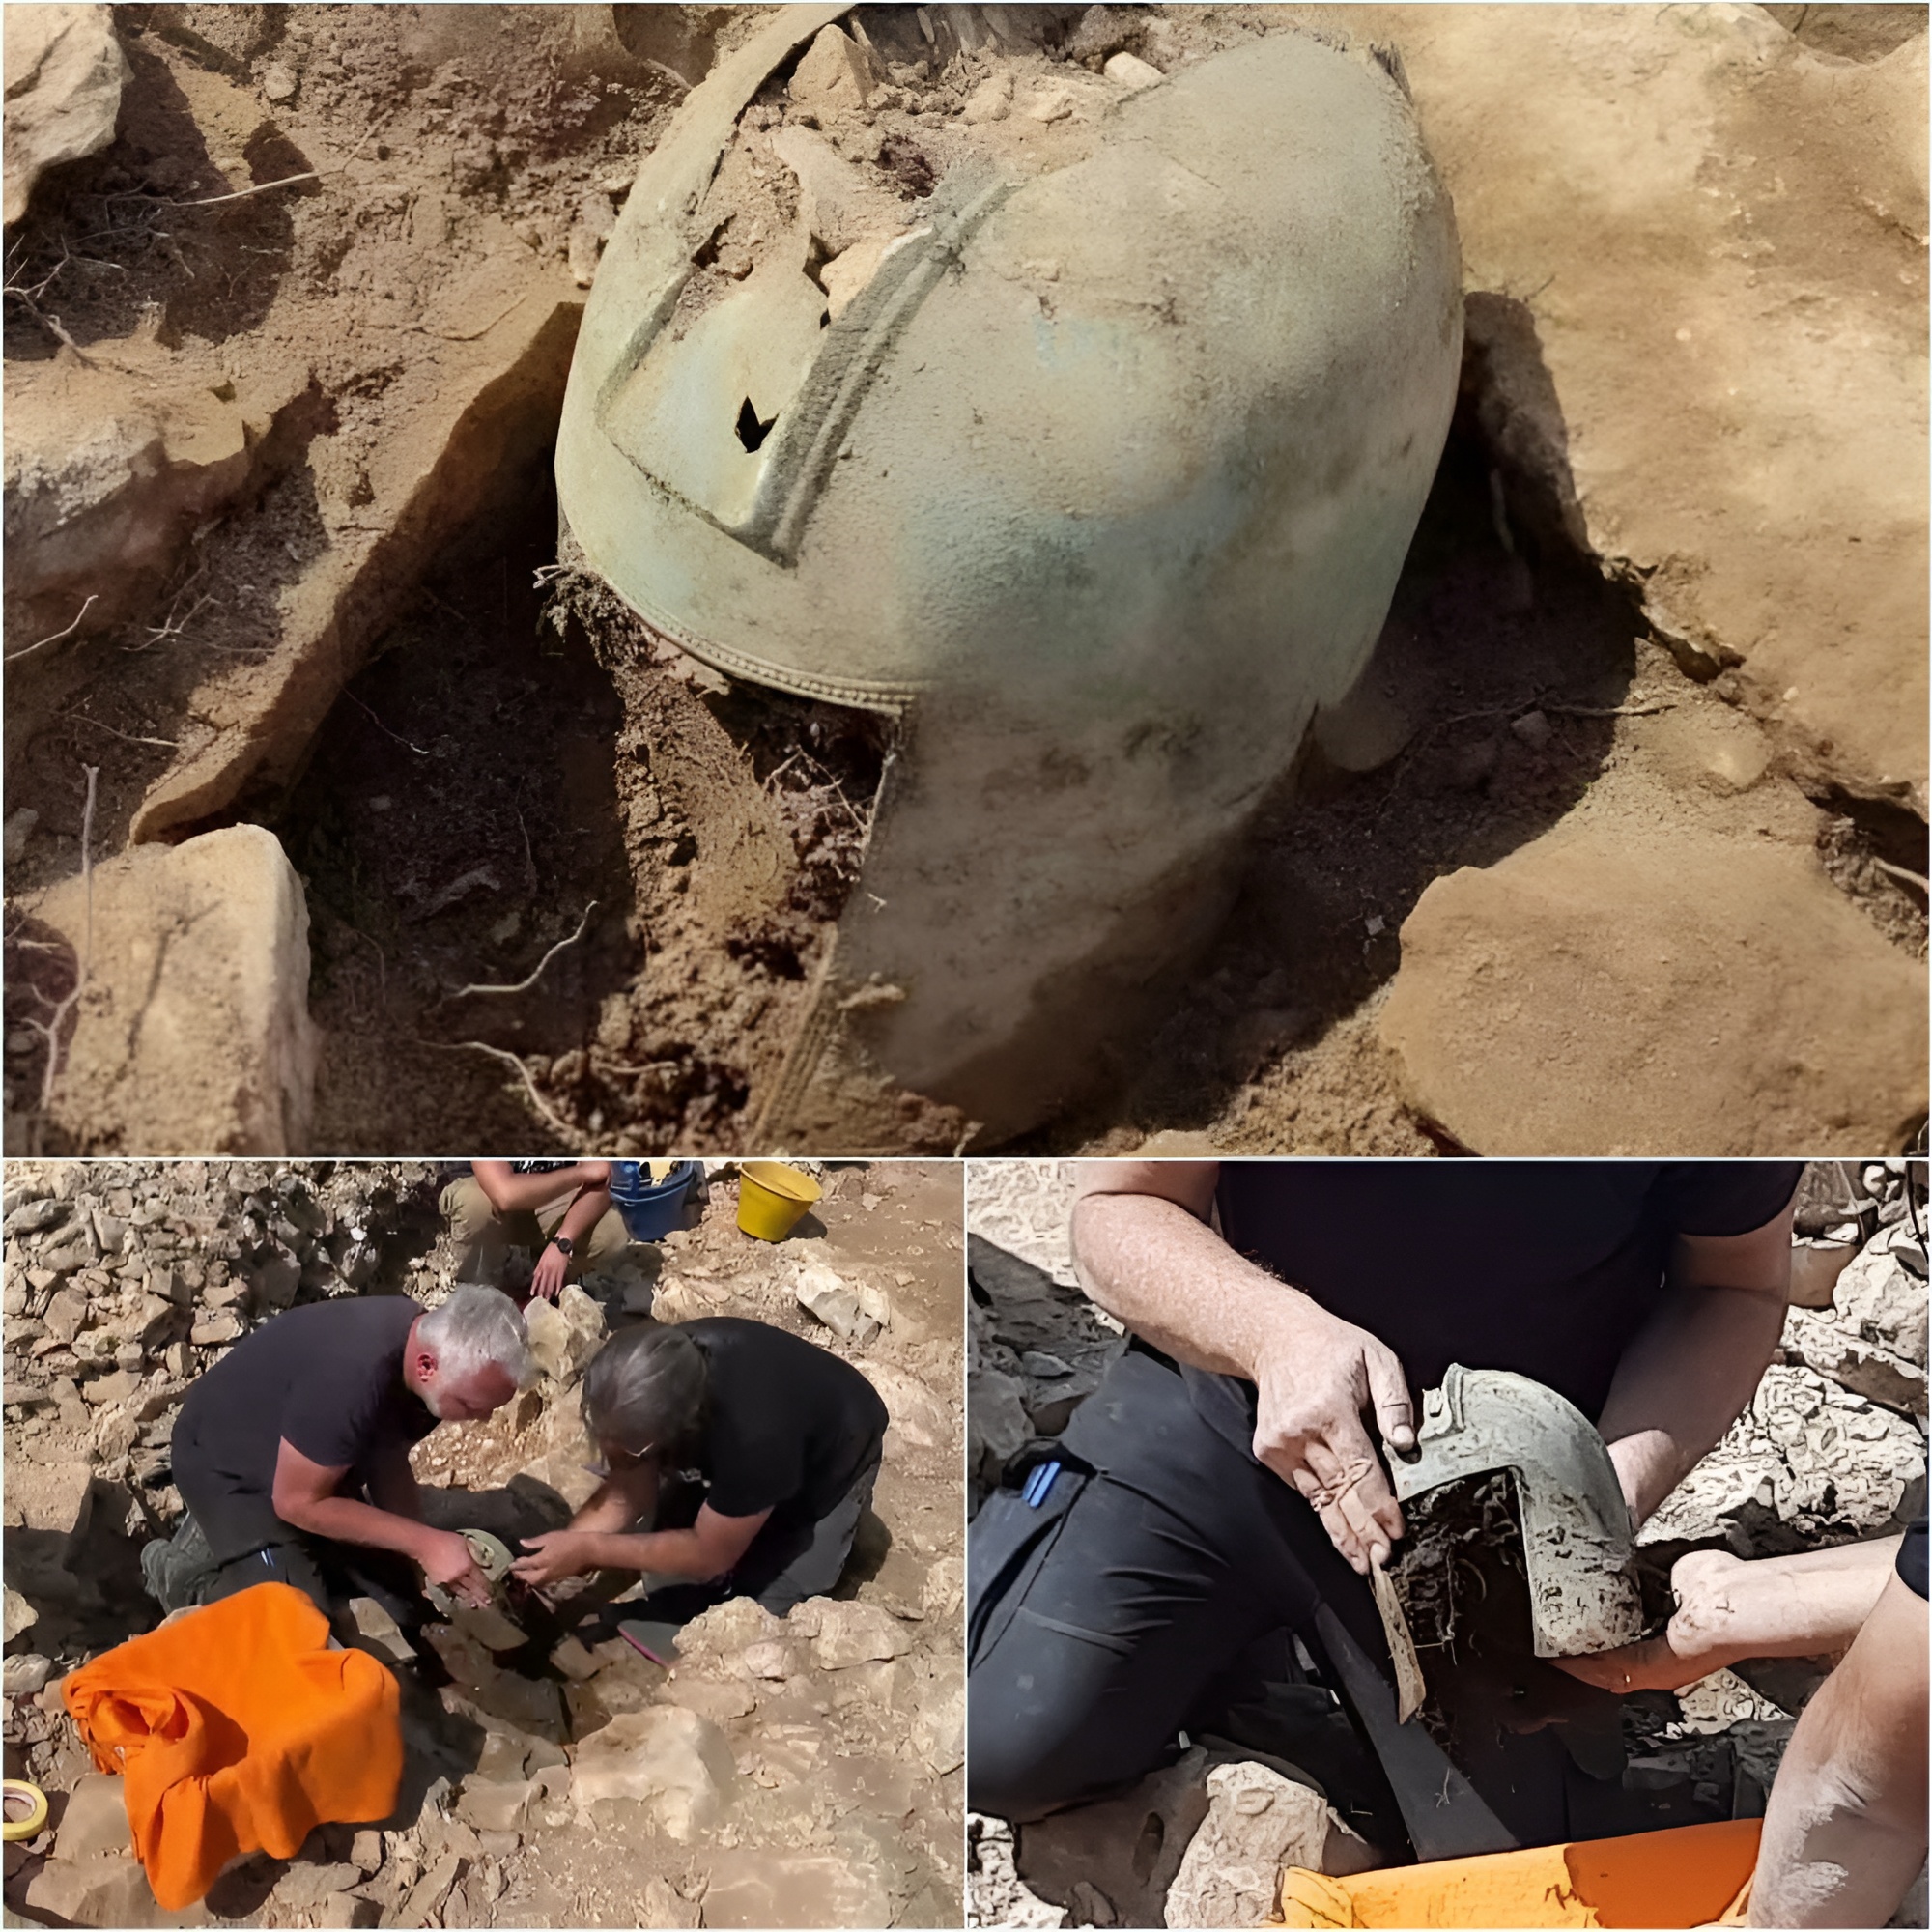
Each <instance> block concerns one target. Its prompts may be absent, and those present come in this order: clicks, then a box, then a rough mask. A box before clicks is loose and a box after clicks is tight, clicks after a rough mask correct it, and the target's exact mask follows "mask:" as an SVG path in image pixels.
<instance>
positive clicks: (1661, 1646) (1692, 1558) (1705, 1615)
mask: <svg viewBox="0 0 1932 1932" xmlns="http://www.w3.org/2000/svg"><path fill="white" fill-rule="evenodd" d="M1740 1567H1741V1566H1740V1564H1739V1560H1738V1558H1736V1557H1735V1556H1727V1555H1726V1554H1724V1552H1723V1551H1722V1550H1716V1549H1693V1550H1691V1551H1690V1553H1689V1554H1688V1555H1686V1556H1680V1557H1679V1558H1678V1559H1677V1561H1676V1563H1675V1564H1673V1565H1672V1566H1671V1571H1670V1588H1671V1590H1672V1592H1673V1593H1674V1594H1675V1596H1676V1598H1677V1610H1676V1614H1675V1615H1673V1616H1672V1617H1671V1619H1670V1621H1669V1623H1668V1624H1667V1625H1665V1626H1664V1628H1663V1630H1662V1633H1661V1634H1658V1635H1656V1636H1647V1637H1642V1638H1639V1639H1638V1641H1636V1642H1635V1643H1624V1644H1619V1645H1618V1646H1617V1648H1616V1649H1615V1650H1600V1651H1598V1652H1596V1653H1595V1654H1594V1655H1593V1656H1590V1657H1552V1658H1551V1659H1550V1660H1549V1661H1550V1662H1552V1663H1553V1664H1555V1665H1556V1667H1557V1668H1558V1669H1559V1670H1567V1671H1568V1672H1569V1673H1570V1675H1571V1676H1572V1677H1580V1678H1581V1679H1582V1680H1583V1682H1584V1683H1585V1684H1595V1685H1597V1686H1598V1687H1599V1688H1600V1689H1601V1690H1614V1691H1615V1692H1616V1693H1617V1694H1618V1695H1619V1696H1623V1695H1625V1694H1627V1693H1628V1692H1630V1691H1632V1690H1681V1689H1682V1688H1683V1687H1684V1686H1685V1685H1687V1684H1694V1683H1696V1682H1697V1680H1698V1679H1699V1678H1700V1677H1708V1676H1710V1674H1711V1673H1712V1671H1714V1670H1721V1669H1722V1668H1723V1667H1724V1665H1725V1664H1727V1663H1734V1662H1737V1660H1738V1659H1739V1658H1741V1657H1748V1656H1749V1655H1750V1654H1751V1653H1750V1651H1749V1649H1748V1648H1747V1647H1745V1646H1743V1645H1740V1644H1739V1643H1737V1642H1736V1641H1734V1639H1735V1638H1736V1636H1737V1631H1736V1629H1735V1626H1734V1622H1733V1619H1732V1615H1731V1607H1732V1606H1731V1597H1730V1591H1729V1589H1728V1587H1727V1585H1728V1580H1729V1578H1730V1577H1731V1574H1732V1573H1733V1572H1734V1571H1736V1570H1737V1569H1739V1568H1740Z"/></svg>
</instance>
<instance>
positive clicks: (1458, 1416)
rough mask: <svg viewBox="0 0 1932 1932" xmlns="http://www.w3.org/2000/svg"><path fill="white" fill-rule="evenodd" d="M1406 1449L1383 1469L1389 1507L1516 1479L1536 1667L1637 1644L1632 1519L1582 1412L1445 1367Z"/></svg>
mask: <svg viewBox="0 0 1932 1932" xmlns="http://www.w3.org/2000/svg"><path fill="white" fill-rule="evenodd" d="M1416 1450H1417V1453H1416V1455H1415V1457H1414V1459H1413V1460H1412V1461H1409V1462H1404V1461H1402V1460H1401V1459H1399V1458H1395V1459H1391V1463H1390V1471H1389V1473H1390V1475H1391V1477H1392V1479H1393V1486H1394V1489H1395V1493H1396V1500H1397V1501H1398V1502H1408V1501H1410V1500H1411V1499H1412V1498H1414V1497H1416V1496H1419V1495H1422V1494H1425V1493H1426V1492H1428V1491H1430V1490H1434V1489H1439V1488H1440V1487H1441V1486H1442V1485H1443V1484H1444V1483H1453V1482H1458V1481H1460V1480H1462V1479H1463V1478H1464V1477H1468V1476H1481V1475H1487V1474H1489V1473H1490V1472H1491V1471H1492V1470H1495V1469H1507V1470H1508V1471H1509V1472H1510V1474H1511V1476H1512V1477H1514V1478H1515V1481H1516V1495H1517V1510H1518V1515H1519V1518H1520V1521H1521V1523H1522V1553H1523V1561H1524V1567H1525V1569H1526V1570H1527V1572H1528V1576H1529V1597H1530V1617H1531V1622H1532V1626H1533V1629H1534V1633H1535V1647H1536V1654H1537V1656H1538V1657H1583V1656H1587V1655H1588V1654H1589V1653H1591V1652H1593V1651H1600V1650H1613V1649H1614V1648H1615V1647H1616V1646H1617V1645H1618V1644H1620V1643H1629V1642H1631V1641H1633V1640H1634V1638H1635V1637H1637V1636H1639V1635H1640V1634H1642V1630H1643V1610H1642V1606H1641V1605H1640V1604H1639V1602H1638V1598H1637V1590H1636V1584H1635V1582H1634V1579H1633V1577H1632V1576H1631V1556H1632V1541H1631V1526H1630V1511H1629V1509H1628V1508H1627V1507H1626V1505H1625V1503H1624V1496H1623V1488H1622V1485H1621V1484H1619V1482H1618V1481H1617V1472H1616V1469H1615V1468H1614V1466H1613V1465H1612V1464H1611V1462H1610V1456H1609V1451H1608V1450H1607V1449H1606V1448H1605V1446H1604V1438H1603V1437H1602V1436H1601V1435H1598V1433H1597V1431H1596V1429H1595V1428H1594V1427H1593V1426H1592V1425H1591V1422H1590V1419H1589V1418H1588V1417H1587V1416H1586V1415H1584V1414H1583V1412H1582V1411H1581V1410H1580V1409H1578V1408H1577V1407H1576V1406H1573V1405H1572V1404H1571V1403H1569V1402H1566V1401H1565V1400H1564V1398H1563V1397H1562V1396H1560V1395H1558V1394H1557V1393H1556V1391H1555V1390H1554V1389H1551V1388H1546V1387H1545V1386H1544V1385H1543V1383H1541V1382H1538V1381H1532V1380H1530V1378H1528V1377H1527V1376H1516V1375H1510V1374H1508V1373H1507V1372H1506V1371H1504V1370H1501V1369H1465V1368H1463V1366H1462V1364H1461V1363H1453V1364H1451V1366H1450V1369H1449V1372H1448V1374H1447V1375H1445V1376H1444V1377H1443V1378H1442V1385H1441V1387H1440V1388H1433V1389H1430V1390H1429V1391H1428V1392H1427V1393H1426V1394H1425V1395H1424V1396H1423V1399H1422V1426H1421V1428H1420V1429H1419V1430H1417V1431H1416Z"/></svg>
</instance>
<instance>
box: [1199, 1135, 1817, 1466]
mask: <svg viewBox="0 0 1932 1932" xmlns="http://www.w3.org/2000/svg"><path fill="white" fill-rule="evenodd" d="M1803 1171H1804V1169H1803V1164H1802V1163H1801V1162H1798V1161H1742V1160H1740V1161H1631V1160H1599V1161H1508V1160H1482V1161H1473V1160H1468V1161H1464V1160H1458V1161H1441V1162H1437V1161H1415V1160H1401V1161H1224V1162H1223V1163H1222V1166H1221V1178H1220V1185H1219V1188H1218V1190H1217V1194H1216V1201H1217V1205H1218V1207H1219V1208H1220V1215H1221V1232H1222V1234H1223V1235H1224V1236H1225V1237H1226V1238H1227V1240H1228V1243H1229V1245H1230V1246H1232V1247H1233V1248H1234V1249H1235V1250H1236V1252H1237V1253H1239V1254H1242V1255H1245V1256H1246V1257H1247V1258H1248V1259H1249V1260H1250V1261H1252V1262H1255V1263H1256V1264H1259V1265H1260V1266H1262V1267H1264V1268H1266V1269H1267V1270H1268V1272H1269V1273H1270V1274H1274V1275H1278V1276H1279V1277H1280V1278H1281V1279H1282V1280H1283V1281H1285V1282H1287V1283H1289V1284H1290V1285H1291V1286H1293V1287H1294V1288H1298V1289H1301V1290H1303V1291H1304V1292H1305V1293H1308V1294H1310V1295H1312V1296H1313V1297H1314V1299H1315V1300H1317V1301H1319V1302H1320V1303H1321V1305H1322V1307H1324V1308H1326V1309H1328V1310H1330V1311H1331V1312H1332V1313H1334V1314H1336V1315H1339V1316H1341V1317H1342V1318H1343V1319H1344V1320H1345V1321H1352V1322H1354V1323H1355V1324H1356V1325H1357V1326H1358V1327H1362V1328H1366V1329H1367V1330H1368V1331H1369V1333H1370V1334H1372V1335H1375V1336H1377V1337H1378V1338H1379V1339H1380V1340H1381V1341H1383V1342H1385V1343H1386V1344H1387V1345H1388V1346H1389V1347H1390V1348H1391V1349H1393V1350H1395V1352H1396V1353H1397V1354H1398V1355H1399V1356H1401V1357H1402V1363H1403V1367H1404V1369H1405V1370H1406V1372H1407V1375H1408V1384H1409V1390H1410V1393H1411V1394H1412V1395H1413V1396H1414V1397H1415V1399H1416V1400H1417V1402H1418V1403H1419V1402H1420V1400H1421V1397H1422V1392H1423V1391H1424V1390H1425V1389H1430V1388H1434V1387H1435V1386H1436V1385H1437V1384H1438V1383H1440V1381H1441V1379H1442V1376H1443V1372H1444V1371H1445V1370H1446V1369H1447V1368H1448V1367H1449V1365H1450V1363H1451V1362H1461V1363H1462V1364H1463V1366H1464V1367H1465V1368H1471V1369H1511V1370H1514V1371H1515V1372H1516V1373H1517V1374H1518V1375H1523V1376H1529V1377H1531V1378H1534V1379H1535V1380H1537V1381H1540V1382H1544V1383H1546V1384H1548V1386H1549V1387H1550V1388H1553V1389H1555V1390H1557V1391H1558V1392H1559V1393H1560V1394H1562V1395H1565V1396H1567V1397H1569V1399H1570V1400H1571V1401H1572V1402H1573V1403H1575V1404H1576V1405H1577V1407H1578V1408H1580V1409H1581V1410H1582V1411H1583V1413H1584V1414H1585V1415H1587V1416H1590V1417H1592V1418H1593V1419H1594V1418H1595V1417H1596V1416H1597V1415H1598V1414H1599V1413H1601V1411H1602V1409H1603V1406H1604V1403H1605V1399H1606V1398H1607V1396H1608V1394H1609V1389H1610V1378H1611V1377H1612V1376H1613V1375H1614V1374H1615V1373H1616V1367H1617V1360H1618V1357H1619V1356H1620V1355H1621V1354H1622V1353H1623V1350H1624V1348H1625V1346H1626V1345H1627V1344H1628V1343H1629V1342H1630V1340H1631V1338H1632V1337H1633V1336H1634V1334H1635V1333H1636V1331H1637V1329H1638V1328H1639V1327H1641V1326H1642V1324H1643V1322H1644V1321H1645V1320H1646V1318H1647V1317H1648V1316H1649V1315H1650V1313H1651V1311H1652V1310H1653V1309H1654V1308H1655V1307H1656V1305H1657V1303H1658V1301H1659V1299H1660V1298H1661V1296H1662V1292H1663V1270H1664V1264H1665V1261H1666V1260H1667V1258H1668V1255H1669V1250H1670V1243H1671V1240H1672V1237H1673V1236H1677V1235H1742V1234H1747V1233H1748V1232H1749V1231H1750V1230H1751V1229H1753V1228H1759V1227H1762V1226H1763V1225H1764V1223H1765V1222H1767V1221H1769V1220H1771V1219H1772V1217H1773V1216H1774V1215H1776V1213H1777V1212H1778V1211H1779V1210H1780V1209H1781V1208H1783V1207H1784V1205H1785V1203H1786V1202H1787V1201H1789V1200H1790V1199H1791V1196H1792V1193H1793V1192H1794V1190H1795V1189H1796V1188H1797V1185H1798V1179H1799V1176H1800V1175H1801V1174H1802V1173H1803ZM1183 1374H1185V1376H1186V1377H1187V1379H1188V1383H1189V1386H1190V1388H1191V1390H1192V1392H1193V1398H1194V1405H1195V1407H1196V1408H1197V1409H1198V1410H1199V1411H1200V1413H1201V1414H1202V1415H1203V1416H1204V1417H1206V1418H1207V1420H1208V1421H1209V1422H1211V1423H1212V1424H1213V1425H1214V1427H1215V1428H1216V1429H1217V1430H1218V1431H1219V1432H1220V1433H1221V1434H1222V1435H1225V1436H1226V1437H1227V1438H1228V1439H1229V1440H1230V1441H1232V1442H1235V1443H1236V1445H1237V1446H1239V1447H1240V1448H1241V1449H1243V1450H1247V1449H1248V1448H1249V1447H1250V1444H1251V1442H1252V1440H1253V1436H1254V1428H1255V1389H1254V1384H1253V1383H1252V1382H1247V1381H1242V1380H1240V1379H1238V1378H1236V1377H1233V1376H1215V1375H1209V1374H1208V1373H1207V1372H1206V1371H1205V1370H1198V1369H1191V1368H1190V1369H1185V1370H1183Z"/></svg>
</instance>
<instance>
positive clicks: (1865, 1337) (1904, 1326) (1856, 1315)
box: [1784, 1235, 1926, 1416]
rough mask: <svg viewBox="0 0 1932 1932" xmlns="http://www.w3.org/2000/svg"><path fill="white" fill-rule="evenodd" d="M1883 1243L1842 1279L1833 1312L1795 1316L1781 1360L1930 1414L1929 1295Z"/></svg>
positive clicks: (1789, 1320) (1874, 1244) (1914, 1411)
mask: <svg viewBox="0 0 1932 1932" xmlns="http://www.w3.org/2000/svg"><path fill="white" fill-rule="evenodd" d="M1886 1238H1887V1237H1886V1236H1884V1235H1881V1236H1879V1238H1878V1239H1877V1240H1875V1241H1874V1242H1872V1243H1871V1244H1870V1246H1868V1247H1867V1248H1866V1250H1865V1252H1864V1253H1863V1254H1861V1255H1860V1256H1859V1257H1858V1259H1857V1260H1856V1261H1854V1262H1852V1263H1851V1264H1849V1265H1848V1266H1847V1267H1846V1268H1845V1270H1844V1272H1843V1273H1842V1274H1841V1275H1839V1277H1838V1280H1837V1284H1836V1292H1835V1293H1834V1295H1833V1303H1832V1306H1831V1307H1830V1308H1829V1309H1824V1310H1819V1311H1813V1310H1810V1309H1804V1308H1794V1309H1792V1311H1791V1312H1790V1314H1789V1315H1787V1316H1786V1317H1785V1321H1784V1352H1785V1356H1786V1359H1787V1360H1790V1361H1795V1362H1802V1363H1804V1366H1805V1367H1807V1368H1811V1369H1815V1370H1816V1371H1817V1372H1818V1373H1819V1374H1820V1375H1821V1376H1826V1377H1829V1378H1831V1379H1832V1380H1833V1381H1834V1382H1836V1383H1837V1384H1838V1385H1839V1387H1841V1388H1846V1389H1850V1390H1852V1391H1853V1392H1854V1393H1855V1394H1858V1395H1864V1396H1869V1397H1870V1398H1871V1399H1872V1400H1873V1401H1874V1402H1882V1403H1884V1404H1886V1405H1887V1406H1889V1407H1891V1408H1899V1409H1904V1410H1905V1411H1907V1412H1908V1413H1909V1414H1912V1415H1919V1416H1922V1415H1923V1414H1924V1413H1925V1327H1926V1321H1925V1316H1926V1288H1925V1282H1924V1279H1923V1278H1922V1277H1921V1276H1919V1275H1917V1274H1915V1273H1914V1272H1913V1271H1912V1270H1911V1269H1910V1268H1908V1267H1907V1266H1906V1264H1904V1262H1902V1261H1901V1260H1900V1259H1899V1258H1898V1257H1897V1255H1895V1254H1894V1253H1893V1252H1892V1251H1891V1250H1890V1248H1889V1246H1887V1245H1885V1242H1886Z"/></svg>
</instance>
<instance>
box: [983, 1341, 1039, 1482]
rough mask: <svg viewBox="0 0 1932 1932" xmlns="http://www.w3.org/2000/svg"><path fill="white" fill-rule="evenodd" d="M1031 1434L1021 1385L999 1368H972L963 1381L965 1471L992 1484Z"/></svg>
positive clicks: (1031, 1429)
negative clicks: (1003, 1373) (964, 1384)
mask: <svg viewBox="0 0 1932 1932" xmlns="http://www.w3.org/2000/svg"><path fill="white" fill-rule="evenodd" d="M1032 1434H1033V1427H1032V1424H1031V1423H1029V1422H1028V1420H1027V1412H1026V1405H1025V1404H1024V1403H1023V1402H1022V1401H1021V1400H1020V1385H1019V1383H1018V1382H1016V1381H1015V1380H1014V1379H1013V1378H1012V1377H1011V1376H1008V1375H1002V1374H1001V1372H1000V1371H999V1370H998V1369H974V1370H972V1371H970V1372H969V1373H968V1375H967V1378H966V1470H967V1474H968V1475H969V1476H972V1477H974V1478H976V1479H977V1480H979V1481H980V1482H982V1483H987V1484H991V1483H995V1482H997V1481H998V1480H999V1476H1000V1471H1001V1470H1002V1469H1003V1468H1005V1466H1006V1464H1007V1462H1008V1459H1009V1458H1010V1457H1012V1456H1016V1455H1018V1453H1019V1452H1020V1450H1022V1449H1023V1448H1024V1447H1025V1446H1026V1442H1027V1438H1028V1436H1030V1435H1032Z"/></svg>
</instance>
